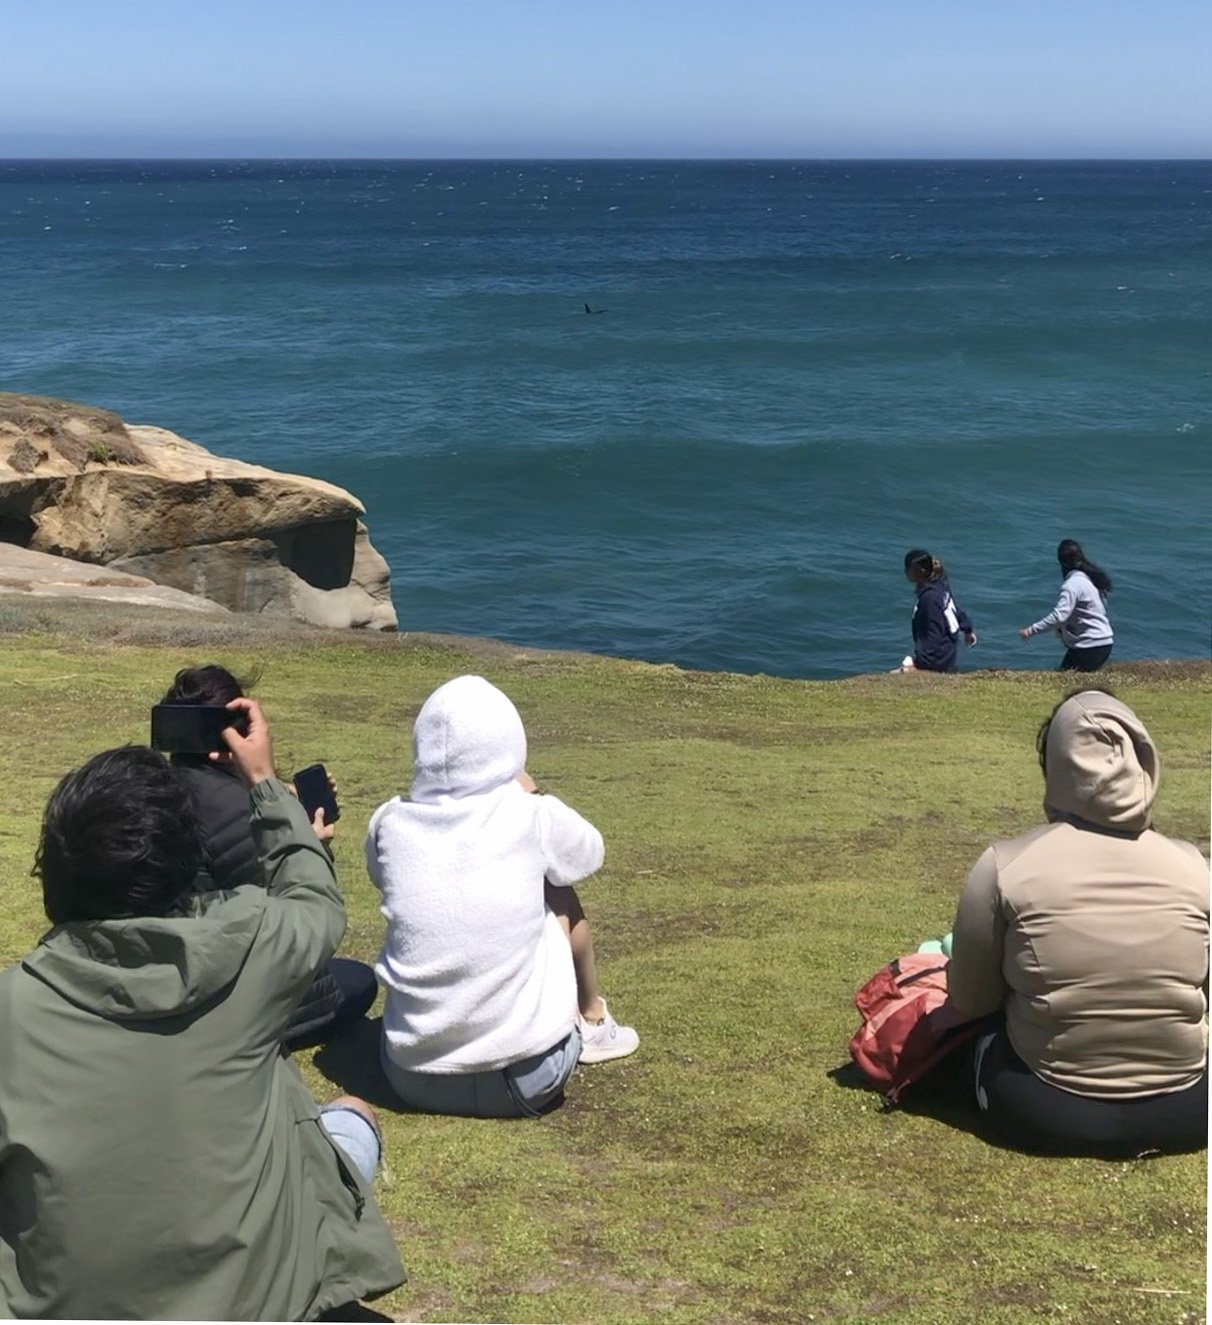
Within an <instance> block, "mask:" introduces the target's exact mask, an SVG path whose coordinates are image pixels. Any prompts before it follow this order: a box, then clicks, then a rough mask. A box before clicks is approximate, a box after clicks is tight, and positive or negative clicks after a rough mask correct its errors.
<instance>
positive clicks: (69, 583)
mask: <svg viewBox="0 0 1212 1325" xmlns="http://www.w3.org/2000/svg"><path fill="white" fill-rule="evenodd" d="M3 594H21V595H23V596H25V597H29V598H83V599H91V600H92V601H94V602H105V603H122V604H126V605H131V606H135V607H175V608H179V609H182V610H185V611H190V612H212V613H219V614H221V615H223V616H226V615H228V610H227V608H226V607H223V606H222V605H221V604H220V603H212V602H211V601H210V600H209V599H207V598H198V597H197V596H196V595H194V594H189V593H182V592H181V590H180V589H169V588H168V587H167V586H165V585H163V584H154V583H153V582H152V581H151V580H147V579H144V578H143V577H142V576H141V575H125V574H120V573H117V572H115V571H114V570H113V569H112V568H111V567H109V566H90V565H88V564H87V563H85V562H83V561H69V560H68V559H67V558H66V557H52V556H49V555H48V554H47V553H45V552H31V551H30V550H29V548H25V547H17V545H16V544H15V543H0V595H3Z"/></svg>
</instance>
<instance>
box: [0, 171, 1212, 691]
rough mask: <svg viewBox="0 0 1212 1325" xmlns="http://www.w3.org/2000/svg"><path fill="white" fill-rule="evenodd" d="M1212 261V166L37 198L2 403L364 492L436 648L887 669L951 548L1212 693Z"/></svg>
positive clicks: (620, 176) (18, 208)
mask: <svg viewBox="0 0 1212 1325" xmlns="http://www.w3.org/2000/svg"><path fill="white" fill-rule="evenodd" d="M1210 256H1212V163H1209V162H1148V163H1125V162H1102V163H1040V162H1020V163H1014V162H969V163H956V162H936V163H929V162H917V163H908V162H906V163H862V162H853V163H845V162H821V163H812V162H801V163H793V162H747V163H742V162H738V163H704V162H686V163H674V162H670V163H656V162H565V161H561V162H515V163H508V162H494V163H472V162H447V163H436V162H344V163H338V162H244V163H240V162H177V163H171V162H144V163H139V162H120V163H106V162H74V163H72V162H7V163H4V162H0V275H2V278H3V286H2V289H3V300H2V301H0V303H2V312H0V389H8V390H16V391H27V392H37V393H45V394H50V395H59V396H66V397H69V398H72V399H77V400H84V401H88V402H90V403H94V404H100V405H104V406H107V407H109V408H111V409H115V410H117V411H118V412H119V413H121V414H122V415H124V416H125V417H126V418H127V419H128V420H130V421H131V422H136V423H154V424H157V425H160V426H162V427H167V428H171V429H173V430H175V431H177V432H180V433H182V434H184V435H185V436H187V437H190V438H192V439H193V440H195V441H198V442H201V443H202V444H203V445H205V446H208V447H210V448H211V449H212V450H215V451H219V452H222V453H225V454H230V455H235V456H239V457H241V458H244V459H248V460H252V461H256V462H258V463H262V464H267V465H271V466H274V467H277V468H282V469H287V470H292V471H296V472H303V473H309V474H314V475H317V476H320V477H323V478H326V479H329V480H331V481H333V482H336V483H339V484H341V485H343V486H344V487H347V488H349V489H351V490H352V491H353V492H355V493H356V494H357V495H358V496H359V497H361V498H362V499H363V501H364V502H365V503H366V505H367V507H368V509H369V522H370V528H371V535H372V538H373V540H374V542H375V544H376V545H377V546H378V547H379V549H380V550H381V551H382V552H383V553H384V555H385V556H386V557H387V559H388V561H389V562H390V563H391V566H392V572H393V589H394V595H395V600H396V606H397V609H398V611H399V614H400V619H401V625H402V627H403V628H405V629H416V630H440V631H457V632H462V633H471V634H480V635H491V636H497V637H500V638H505V639H511V640H516V641H520V642H525V643H530V644H536V645H546V646H554V647H565V648H578V649H591V650H596V651H603V652H610V653H619V654H624V655H629V656H636V657H643V658H650V659H655V660H662V661H665V660H672V661H676V662H679V663H683V664H686V665H691V666H695V667H704V668H728V669H735V670H741V671H765V672H772V673H777V674H785V675H805V676H835V675H840V674H844V673H849V672H858V671H871V670H876V669H880V668H883V667H891V666H894V665H895V664H896V663H897V662H898V661H899V659H900V657H901V656H902V654H903V653H904V652H905V651H906V649H907V647H908V642H909V613H910V610H911V607H912V596H911V593H910V591H909V586H908V585H907V583H906V582H905V580H904V578H903V576H902V573H901V559H902V556H903V553H904V551H905V549H906V548H907V547H909V546H912V545H923V546H925V547H927V548H929V549H930V550H931V551H934V552H935V553H936V554H937V555H939V556H941V557H942V558H943V559H944V560H945V561H946V562H947V564H948V566H949V567H950V570H951V579H952V585H953V588H954V590H955V593H956V596H957V597H958V598H959V599H960V601H961V602H962V603H963V604H964V605H965V607H966V608H967V610H968V611H969V613H970V614H971V615H972V617H973V618H974V621H975V623H976V626H977V629H978V630H979V632H980V635H981V643H980V646H979V647H978V648H977V649H976V650H975V651H974V652H973V653H972V654H970V655H968V656H966V657H965V659H964V660H963V662H964V665H966V666H1018V667H1023V666H1041V665H1050V664H1051V663H1052V662H1054V661H1055V660H1056V659H1057V658H1058V656H1059V644H1058V643H1057V642H1056V641H1055V639H1054V638H1053V639H1038V640H1034V641H1032V642H1031V643H1030V644H1026V645H1024V644H1022V643H1020V641H1019V640H1018V638H1017V634H1016V631H1017V628H1018V627H1019V626H1021V625H1025V624H1027V623H1028V622H1030V621H1032V620H1034V619H1036V618H1037V617H1039V616H1042V615H1043V614H1044V612H1045V611H1046V610H1047V609H1048V608H1050V607H1051V605H1052V602H1053V601H1054V597H1055V590H1056V588H1057V585H1058V575H1057V570H1056V563H1055V558H1054V553H1055V547H1056V543H1057V542H1058V540H1059V539H1060V538H1062V537H1076V538H1078V539H1080V540H1081V541H1082V542H1083V543H1084V544H1085V546H1086V550H1087V552H1088V553H1089V554H1090V555H1091V556H1092V557H1093V558H1094V559H1095V560H1096V561H1098V562H1100V563H1101V564H1102V565H1104V566H1105V567H1106V568H1107V569H1108V570H1109V571H1110V572H1111V574H1112V576H1113V577H1114V579H1115V581H1116V588H1115V591H1114V593H1113V594H1112V596H1111V600H1110V606H1111V611H1112V617H1113V620H1114V624H1115V628H1116V635H1117V646H1116V654H1117V656H1118V657H1121V658H1127V657H1137V658H1155V657H1204V656H1207V654H1208V648H1209V631H1210V615H1209V614H1210V603H1212V593H1210V589H1212V583H1210V578H1212V555H1210V554H1212V535H1210V534H1209V530H1208V521H1207V513H1208V511H1209V509H1210V501H1209V498H1210V497H1212V491H1210V484H1209V464H1208V449H1209V442H1210V439H1212V371H1210V370H1212V363H1210V349H1212V334H1210V332H1212V328H1210V323H1212V262H1210ZM586 302H588V303H589V304H590V305H591V306H592V307H594V308H602V309H604V310H606V311H605V312H603V313H601V314H600V315H594V316H586V315H585V313H584V311H583V305H584V304H585V303H586Z"/></svg>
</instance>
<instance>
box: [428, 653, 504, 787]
mask: <svg viewBox="0 0 1212 1325" xmlns="http://www.w3.org/2000/svg"><path fill="white" fill-rule="evenodd" d="M412 749H413V759H414V768H413V779H412V792H411V797H412V799H413V800H414V801H422V802H423V801H436V800H439V799H441V798H442V797H452V798H455V799H457V798H459V797H461V796H474V795H476V794H477V793H479V792H485V791H492V790H493V789H494V788H496V787H502V786H504V785H505V784H506V783H507V782H512V781H513V779H514V778H516V777H517V776H518V774H519V773H520V772H521V771H522V770H523V769H524V768H525V767H526V732H525V730H524V729H523V727H522V719H521V718H520V717H519V716H518V711H517V709H516V708H514V706H513V704H512V702H511V701H510V700H509V698H508V697H507V696H506V695H504V694H502V692H501V691H500V690H498V689H497V688H496V686H494V685H493V684H492V683H491V682H489V681H486V680H485V679H484V678H483V677H482V676H456V677H455V679H454V680H453V681H447V682H446V684H445V685H443V686H439V687H438V688H437V690H435V691H434V692H433V694H432V695H430V697H429V698H428V699H427V700H426V701H425V703H424V705H423V707H422V708H421V711H420V713H418V714H417V721H416V726H415V727H414V728H413V737H412Z"/></svg>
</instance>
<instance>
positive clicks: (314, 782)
mask: <svg viewBox="0 0 1212 1325" xmlns="http://www.w3.org/2000/svg"><path fill="white" fill-rule="evenodd" d="M295 793H296V794H297V795H298V797H299V804H300V805H302V806H303V808H304V809H305V810H306V811H307V817H308V818H309V819H312V820H314V819H315V817H316V811H317V810H323V811H324V822H325V823H326V824H335V823H336V822H337V820H338V819H339V818H340V817H341V807H340V806H339V805H338V804H337V797H336V793H335V792H334V791H333V786H332V779H331V778H330V777H329V776H328V769H326V768H325V767H324V765H323V764H311V765H310V766H309V767H307V768H303V769H300V770H299V772H297V773H296V774H295Z"/></svg>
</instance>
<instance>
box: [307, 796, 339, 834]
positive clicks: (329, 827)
mask: <svg viewBox="0 0 1212 1325" xmlns="http://www.w3.org/2000/svg"><path fill="white" fill-rule="evenodd" d="M311 826H312V828H314V829H315V833H316V836H317V837H318V838H319V839H320V841H321V842H331V841H332V840H333V838H334V837H335V836H336V834H337V825H336V824H330V823H329V822H328V820H327V819H326V818H325V817H324V807H323V806H322V805H321V806H320V808H319V809H318V810H317V811H316V812H315V814H313V815H312V816H311Z"/></svg>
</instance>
